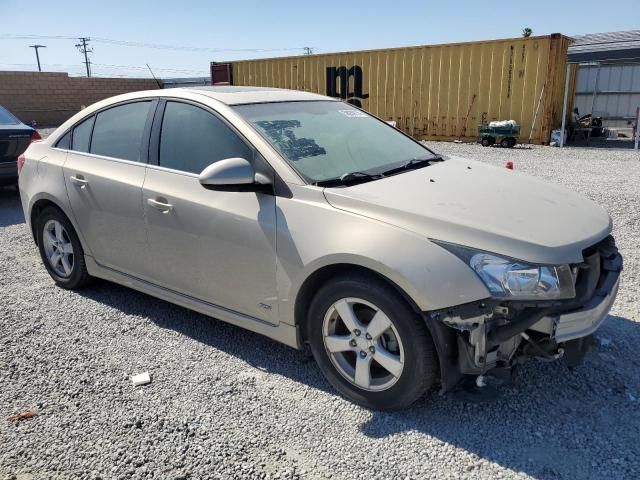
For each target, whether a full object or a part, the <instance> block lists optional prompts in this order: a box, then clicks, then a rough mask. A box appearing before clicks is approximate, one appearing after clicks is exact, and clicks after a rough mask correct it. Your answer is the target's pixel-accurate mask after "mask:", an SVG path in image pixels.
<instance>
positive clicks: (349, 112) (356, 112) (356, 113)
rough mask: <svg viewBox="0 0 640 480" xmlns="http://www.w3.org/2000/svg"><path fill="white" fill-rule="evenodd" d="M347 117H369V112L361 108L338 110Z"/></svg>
mask: <svg viewBox="0 0 640 480" xmlns="http://www.w3.org/2000/svg"><path fill="white" fill-rule="evenodd" d="M338 111H339V112H340V113H341V114H343V115H344V116H345V117H349V118H367V114H366V113H364V112H361V111H360V110H355V109H354V110H338Z"/></svg>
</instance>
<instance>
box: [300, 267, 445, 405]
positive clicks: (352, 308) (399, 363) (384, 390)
mask: <svg viewBox="0 0 640 480" xmlns="http://www.w3.org/2000/svg"><path fill="white" fill-rule="evenodd" d="M308 322H309V323H308V325H307V326H308V329H307V339H308V341H309V344H310V346H311V351H312V353H313V356H314V358H315V359H316V362H317V363H318V365H319V367H320V370H321V371H322V373H323V374H324V376H325V377H326V378H327V380H328V381H329V383H331V385H333V386H334V387H335V389H336V390H338V392H340V393H341V394H342V395H344V396H345V397H346V398H348V399H349V400H351V401H353V402H355V403H358V404H359V405H362V406H364V407H367V408H373V409H379V410H396V409H401V408H406V407H408V406H409V405H411V404H412V403H414V402H415V401H416V400H417V399H418V398H420V397H421V396H422V395H424V393H425V392H426V391H427V390H428V389H429V388H430V387H431V386H432V385H433V384H434V382H435V381H436V378H437V372H438V359H437V354H436V350H435V347H434V345H433V340H432V338H431V335H430V334H429V331H428V329H427V326H426V324H425V322H424V321H423V320H422V319H421V318H420V317H419V315H417V314H416V312H414V311H413V309H412V308H411V307H410V306H409V305H408V304H407V302H406V301H405V300H404V299H403V298H402V297H401V296H400V295H399V294H398V293H397V292H396V291H394V289H393V287H390V286H389V285H388V284H387V283H385V282H383V281H381V280H379V279H377V278H375V277H373V276H368V275H360V274H350V275H343V276H340V277H337V278H335V279H334V280H332V281H330V282H328V283H327V284H325V285H324V286H323V287H322V288H320V290H319V291H318V293H317V294H316V296H315V298H314V299H313V301H312V303H311V307H310V310H309V317H308Z"/></svg>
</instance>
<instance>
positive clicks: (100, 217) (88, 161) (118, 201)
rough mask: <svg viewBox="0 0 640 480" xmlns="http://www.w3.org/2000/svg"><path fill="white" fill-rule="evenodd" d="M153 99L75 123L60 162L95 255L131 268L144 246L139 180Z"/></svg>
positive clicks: (116, 265)
mask: <svg viewBox="0 0 640 480" xmlns="http://www.w3.org/2000/svg"><path fill="white" fill-rule="evenodd" d="M152 105H154V102H152V101H141V102H140V101H139V102H135V103H129V104H125V105H119V106H116V107H113V108H110V109H108V110H103V111H101V112H99V113H97V114H96V115H93V116H92V117H90V118H89V119H87V120H85V121H84V122H82V123H80V124H78V125H77V126H76V127H75V128H74V129H73V131H72V140H71V142H72V144H71V151H70V152H69V153H68V155H67V160H66V162H65V164H64V168H63V171H64V178H65V184H66V187H67V193H68V196H69V200H70V202H71V209H72V211H73V216H74V217H75V220H76V222H77V224H78V226H79V227H80V230H81V231H82V234H83V236H84V238H85V240H86V241H87V243H88V246H89V250H90V252H91V254H92V255H93V257H94V259H95V261H96V262H98V263H99V264H100V265H102V266H106V267H109V268H113V269H116V270H118V271H121V272H125V273H129V274H135V273H136V272H137V270H138V269H139V268H141V265H143V264H144V261H143V258H144V256H143V255H144V253H145V252H146V250H147V245H146V234H145V230H144V221H143V209H142V183H143V181H144V175H145V162H146V157H147V154H146V153H145V148H146V146H145V143H146V142H145V141H144V136H145V132H148V131H149V129H150V122H151V119H150V117H151V114H150V112H151V110H152Z"/></svg>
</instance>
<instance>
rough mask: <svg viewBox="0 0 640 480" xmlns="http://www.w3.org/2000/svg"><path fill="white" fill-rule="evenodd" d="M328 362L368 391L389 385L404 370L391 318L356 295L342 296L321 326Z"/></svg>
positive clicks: (353, 382)
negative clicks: (354, 296) (353, 296)
mask: <svg viewBox="0 0 640 480" xmlns="http://www.w3.org/2000/svg"><path fill="white" fill-rule="evenodd" d="M322 337H323V342H324V347H325V350H326V351H327V354H328V356H329V358H330V359H331V363H332V364H333V366H334V367H335V368H336V370H338V372H339V373H340V375H342V376H343V377H344V378H345V379H346V380H348V381H349V382H350V383H351V384H353V385H355V386H357V387H358V388H361V389H363V390H367V391H383V390H387V389H389V388H391V387H392V386H393V385H394V384H395V383H396V382H397V381H398V379H399V378H400V376H401V375H402V371H403V369H404V348H403V345H402V340H401V338H400V335H399V334H398V331H397V330H396V328H395V326H394V325H393V322H392V321H391V319H390V318H389V317H388V316H387V315H386V314H385V313H384V312H383V311H382V310H381V309H380V308H378V307H377V306H375V305H374V304H372V303H370V302H367V301H366V300H362V299H359V298H342V299H340V300H338V301H337V302H335V303H334V304H333V305H331V307H330V308H329V309H328V310H327V312H326V314H325V317H324V322H323V326H322Z"/></svg>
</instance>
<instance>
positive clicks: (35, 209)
mask: <svg viewBox="0 0 640 480" xmlns="http://www.w3.org/2000/svg"><path fill="white" fill-rule="evenodd" d="M47 207H53V208H55V209H57V210H58V211H60V213H62V214H63V215H64V216H65V217H66V218H67V220H69V223H71V225H72V226H73V229H74V230H75V232H76V235H77V236H78V239H79V240H80V243H81V245H82V248H83V250H84V252H85V254H87V252H89V249H88V248H87V245H86V242H85V241H84V238H83V236H82V233H81V232H80V230H79V229H78V226H77V225H76V222H75V220H74V218H73V215H70V212H68V211H67V209H66V208H64V207H63V206H62V205H61V204H60V202H57V201H56V200H55V199H53V198H51V197H49V196H43V197H40V198H38V199H36V200H34V201H33V203H32V205H31V208H30V209H29V228H30V230H31V235H32V236H33V241H34V242H35V243H36V245H38V235H37V232H36V219H37V218H38V216H39V215H40V214H41V213H42V212H43V211H44V210H45V209H46V208H47Z"/></svg>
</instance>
